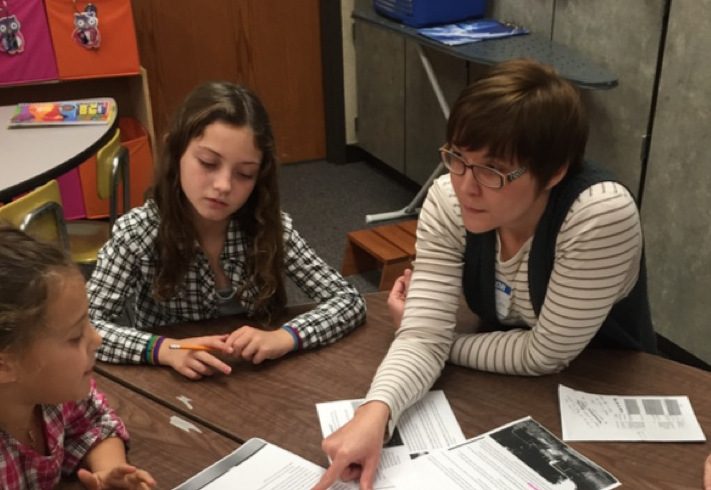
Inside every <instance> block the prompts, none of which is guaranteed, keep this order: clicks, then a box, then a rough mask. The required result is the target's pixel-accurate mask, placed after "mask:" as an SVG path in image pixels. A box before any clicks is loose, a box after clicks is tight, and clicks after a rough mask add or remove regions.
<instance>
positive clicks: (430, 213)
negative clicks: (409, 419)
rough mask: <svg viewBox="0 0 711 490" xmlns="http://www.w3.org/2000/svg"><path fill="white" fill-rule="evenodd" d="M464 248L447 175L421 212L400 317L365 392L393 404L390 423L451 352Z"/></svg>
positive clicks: (419, 393) (426, 387) (432, 190)
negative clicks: (412, 261) (413, 258)
mask: <svg viewBox="0 0 711 490" xmlns="http://www.w3.org/2000/svg"><path fill="white" fill-rule="evenodd" d="M464 248H465V229H464V225H463V224H462V220H461V215H460V212H459V204H458V202H457V198H456V196H455V194H454V190H453V189H452V185H451V181H450V178H449V175H445V176H442V177H440V178H439V179H437V180H436V181H435V182H434V184H433V185H432V187H431V188H430V190H429V192H428V195H427V199H426V200H425V202H424V204H423V207H422V211H421V212H420V218H419V222H418V226H417V246H416V251H417V256H416V259H415V264H414V271H413V273H412V278H411V281H410V286H409V290H408V295H407V299H406V303H405V311H404V315H403V319H402V323H401V326H400V328H399V329H398V331H397V333H396V335H395V340H394V341H393V344H392V345H391V347H390V350H389V351H388V354H387V355H386V357H385V359H384V360H383V362H382V363H381V365H380V367H379V368H378V371H377V373H376V375H375V378H374V379H373V383H372V385H371V387H370V391H369V392H368V395H367V398H366V399H367V401H381V402H383V403H385V404H386V405H387V406H388V407H389V408H390V427H391V428H392V427H393V426H394V424H396V423H397V420H398V419H399V417H400V414H401V413H402V411H403V410H405V409H406V408H407V407H409V406H410V405H411V404H412V403H414V402H415V401H417V400H418V399H420V398H421V397H422V396H423V395H424V394H425V393H426V392H427V391H428V390H429V389H430V387H431V386H432V384H433V383H434V382H435V380H436V379H437V377H438V376H439V374H440V372H441V370H442V368H443V366H444V363H445V361H446V360H447V358H448V356H449V351H450V347H451V343H452V341H453V339H454V327H455V325H456V315H457V309H458V308H459V303H460V296H461V283H462V269H463V257H464ZM389 432H390V431H389Z"/></svg>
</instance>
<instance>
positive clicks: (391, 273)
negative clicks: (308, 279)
mask: <svg viewBox="0 0 711 490" xmlns="http://www.w3.org/2000/svg"><path fill="white" fill-rule="evenodd" d="M416 230H417V220H410V221H404V222H402V223H398V224H395V225H385V226H378V227H375V228H371V229H368V230H358V231H351V232H350V233H348V240H347V242H346V251H345V253H344V255H343V267H342V269H341V274H343V275H344V276H350V275H352V274H361V273H363V272H367V271H370V270H373V269H378V268H380V269H382V270H383V272H382V275H381V276H380V284H379V286H378V290H379V291H387V290H389V289H390V288H392V286H393V284H394V283H395V280H396V279H397V278H398V277H400V276H401V275H402V274H403V272H404V271H405V269H408V268H411V267H412V261H413V260H414V258H415V241H416V238H415V235H416Z"/></svg>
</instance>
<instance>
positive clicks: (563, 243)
mask: <svg viewBox="0 0 711 490" xmlns="http://www.w3.org/2000/svg"><path fill="white" fill-rule="evenodd" d="M641 254H642V232H641V226H640V221H639V214H638V212H637V207H636V205H635V203H634V200H633V199H632V197H631V196H630V194H629V193H628V192H627V190H626V189H625V188H624V187H623V186H621V185H619V184H615V183H612V182H602V183H599V184H596V185H594V186H592V187H590V188H589V189H587V190H586V191H585V192H583V193H582V194H581V195H580V197H579V198H578V200H577V201H576V202H575V203H574V204H573V206H572V207H571V209H570V211H569V213H568V215H567V217H566V220H565V222H564V223H563V225H562V227H561V230H560V233H559V235H558V239H557V241H556V253H555V264H554V266H553V271H552V273H551V278H550V282H549V284H548V289H547V292H546V299H545V301H544V303H543V306H542V308H541V313H540V316H539V317H538V318H536V317H535V313H534V312H533V309H532V307H531V304H530V299H528V298H529V296H528V282H527V281H523V284H521V283H517V284H515V286H514V287H515V289H516V290H515V294H516V296H517V297H518V298H519V299H520V298H524V299H526V300H525V301H523V302H522V303H523V304H524V305H523V306H522V307H521V308H520V310H519V314H520V315H521V316H522V317H523V319H524V320H525V321H526V323H528V324H529V325H531V329H530V330H529V329H514V330H510V331H506V332H489V333H481V334H469V335H462V336H460V337H458V338H457V339H456V340H455V342H454V345H453V347H452V352H451V356H450V360H451V361H452V362H453V363H454V364H458V365H461V366H466V367H470V368H473V369H479V370H483V371H493V372H499V373H506V374H518V375H542V374H548V373H553V372H557V371H560V370H562V369H564V368H565V367H566V366H567V365H568V364H569V363H570V362H571V361H572V360H573V359H574V358H575V357H577V356H578V354H580V352H581V351H582V350H583V349H584V348H585V347H586V346H587V345H588V343H589V342H590V341H591V340H592V338H593V337H594V336H595V334H596V333H597V331H598V330H599V329H600V326H601V325H602V323H603V322H604V321H605V318H607V315H608V314H609V312H610V310H611V309H612V307H613V305H614V304H615V303H616V302H617V301H619V300H620V299H622V298H624V297H625V296H626V295H627V294H628V293H629V292H630V290H631V289H632V288H633V287H634V285H635V283H636V281H637V276H638V273H639V264H640V259H641ZM525 267H527V258H526V265H525ZM492 287H493V285H492ZM519 304H521V302H519Z"/></svg>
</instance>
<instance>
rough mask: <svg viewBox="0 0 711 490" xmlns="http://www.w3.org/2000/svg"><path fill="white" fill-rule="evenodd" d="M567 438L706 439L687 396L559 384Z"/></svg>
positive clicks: (571, 439) (619, 439) (562, 424)
mask: <svg viewBox="0 0 711 490" xmlns="http://www.w3.org/2000/svg"><path fill="white" fill-rule="evenodd" d="M558 399H559V403H560V422H561V427H562V429H563V440H564V441H705V440H706V437H705V436H704V433H703V431H702V430H701V426H700V425H699V422H698V420H697V419H696V415H695V414H694V409H693V408H691V402H690V401H689V397H687V396H617V395H595V394H592V393H585V392H583V391H577V390H573V389H571V388H568V387H567V386H563V385H558Z"/></svg>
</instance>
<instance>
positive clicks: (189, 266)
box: [88, 82, 365, 379]
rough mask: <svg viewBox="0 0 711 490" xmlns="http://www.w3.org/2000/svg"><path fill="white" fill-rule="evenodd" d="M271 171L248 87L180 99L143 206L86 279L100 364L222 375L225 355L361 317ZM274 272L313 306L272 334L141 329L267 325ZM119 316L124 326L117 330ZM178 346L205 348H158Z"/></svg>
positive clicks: (311, 335)
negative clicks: (296, 222) (297, 224)
mask: <svg viewBox="0 0 711 490" xmlns="http://www.w3.org/2000/svg"><path fill="white" fill-rule="evenodd" d="M277 167H278V164H277V159H276V149H275V143H274V135H273V133H272V129H271V124H270V122H269V116H268V115H267V112H266V110H265V108H264V106H263V105H262V103H261V102H260V101H259V99H258V98H257V96H256V95H255V94H254V93H253V92H252V91H250V90H249V89H247V88H246V87H244V86H241V85H237V84H234V83H230V82H212V83H206V84H203V85H201V86H199V87H198V88H196V89H195V90H194V91H193V92H191V93H190V94H189V95H188V96H187V98H186V99H185V101H184V102H183V103H182V104H181V106H180V107H179V108H178V111H177V113H176V114H175V116H174V118H173V120H172V123H171V124H170V127H169V131H168V134H167V136H166V138H165V141H164V148H163V151H162V155H161V158H160V160H159V161H158V165H157V168H156V177H155V182H154V188H153V195H152V199H149V200H148V201H147V202H146V204H145V205H143V206H142V207H139V208H135V209H132V210H131V211H130V212H128V213H127V214H126V215H124V216H122V217H121V218H120V219H119V220H117V222H116V225H115V227H114V230H113V235H112V238H111V240H110V241H109V242H108V243H107V244H106V245H105V246H104V247H103V249H102V250H101V252H100V254H99V258H98V262H97V266H96V269H95V270H94V273H93V275H92V277H91V280H90V281H89V284H88V291H89V302H90V315H91V320H92V323H93V324H94V325H95V327H96V329H97V330H98V331H99V332H100V333H101V334H102V335H103V337H104V341H103V343H102V345H101V347H100V348H99V350H98V359H99V360H102V361H107V362H118V363H147V364H163V365H169V366H171V367H172V368H173V369H175V370H176V371H178V372H179V373H181V374H183V375H184V376H186V377H188V378H192V379H198V378H201V377H203V376H206V375H210V374H213V373H215V372H224V373H229V372H230V367H229V365H228V364H226V363H225V362H223V360H225V359H227V360H229V359H230V358H232V359H244V360H247V361H251V362H253V363H255V364H256V363H260V362H262V361H264V360H265V359H276V358H279V357H281V356H283V355H285V354H287V353H289V352H291V351H295V350H299V349H307V348H312V347H316V346H321V345H326V344H330V343H332V342H335V341H336V340H338V339H340V338H341V337H343V336H344V335H346V334H347V333H348V332H350V331H351V330H353V329H354V328H355V327H356V326H358V325H359V324H360V323H362V322H363V321H364V319H365V302H364V301H363V299H362V297H361V296H360V295H359V294H358V292H357V291H356V290H355V289H354V288H353V287H352V286H351V285H350V284H349V283H348V282H346V281H345V280H344V279H343V277H342V276H341V275H340V274H339V273H338V272H336V271H335V270H334V269H333V268H332V267H330V266H329V265H328V264H326V263H325V262H324V261H323V260H322V259H321V258H320V257H318V256H317V255H316V253H315V252H314V251H313V250H312V249H311V248H310V247H309V246H308V244H307V243H306V242H305V241H304V240H303V239H302V238H301V236H300V235H299V234H298V232H297V231H296V230H295V229H294V228H293V227H292V222H291V218H290V217H289V216H288V215H287V214H285V213H283V212H282V211H281V208H280V203H279V191H278V187H277ZM285 273H286V275H287V276H288V277H289V278H291V279H292V280H293V281H294V282H295V283H296V284H297V285H298V286H299V287H300V288H301V289H302V290H303V291H304V292H305V293H306V294H307V295H308V296H309V297H310V298H312V299H314V300H316V301H317V302H318V303H319V304H318V305H317V306H316V307H315V308H314V309H313V310H311V311H308V312H306V313H304V314H302V315H299V316H297V317H296V318H294V319H292V320H291V321H289V322H287V323H286V324H285V325H282V327H281V328H279V329H277V330H273V331H265V330H262V329H260V328H255V327H252V326H246V325H245V326H240V327H239V328H237V329H235V330H234V332H232V333H231V334H227V335H222V336H205V337H199V338H192V339H183V340H181V341H178V340H175V339H167V338H165V337H162V336H157V335H153V334H151V333H150V332H147V331H146V330H148V329H151V328H153V327H157V326H163V325H171V324H176V323H185V322H196V321H200V320H205V319H209V318H216V317H220V316H227V315H233V314H238V313H243V314H246V315H249V316H251V317H255V318H257V319H262V320H265V319H266V320H268V319H269V318H270V317H271V316H272V315H273V314H274V313H275V312H277V311H278V310H280V309H281V308H282V307H283V306H284V305H285V303H286V293H285V288H284V274H285ZM124 310H126V311H127V313H128V315H126V316H128V317H129V318H132V322H131V323H132V325H130V326H127V325H121V324H120V318H122V316H123V315H122V314H123V313H124ZM181 342H186V343H190V344H196V343H197V344H200V345H204V346H206V347H208V348H209V349H210V350H205V351H201V350H188V349H170V348H169V347H170V345H171V344H180V343H181ZM214 354H218V355H219V357H218V356H217V355H214ZM221 358H222V359H221Z"/></svg>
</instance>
